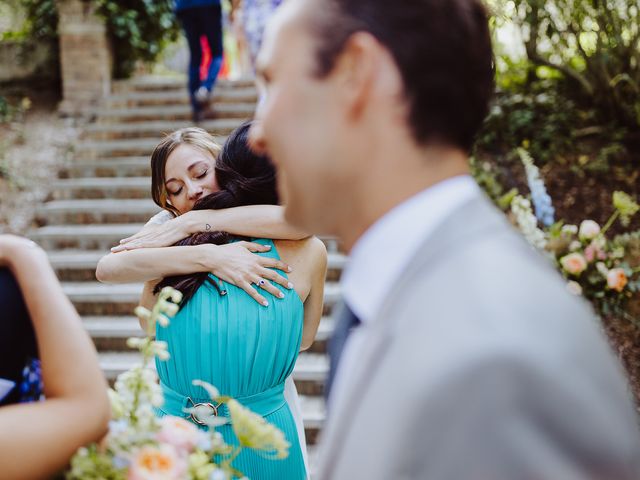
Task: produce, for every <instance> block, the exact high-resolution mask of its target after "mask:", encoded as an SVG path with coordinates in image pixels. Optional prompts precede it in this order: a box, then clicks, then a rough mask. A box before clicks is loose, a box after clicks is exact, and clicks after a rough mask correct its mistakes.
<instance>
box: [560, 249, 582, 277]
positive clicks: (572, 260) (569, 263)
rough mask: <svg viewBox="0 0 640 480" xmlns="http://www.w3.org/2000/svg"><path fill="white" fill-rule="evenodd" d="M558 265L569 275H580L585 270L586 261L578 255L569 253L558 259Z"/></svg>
mask: <svg viewBox="0 0 640 480" xmlns="http://www.w3.org/2000/svg"><path fill="white" fill-rule="evenodd" d="M560 265H562V268H563V269H564V271H565V272H567V273H568V274H570V275H576V276H578V275H580V274H581V273H582V272H584V271H585V269H586V268H587V261H586V260H585V258H584V257H583V256H582V255H580V254H579V253H570V254H569V255H565V256H564V257H562V258H561V259H560Z"/></svg>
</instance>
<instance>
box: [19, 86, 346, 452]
mask: <svg viewBox="0 0 640 480" xmlns="http://www.w3.org/2000/svg"><path fill="white" fill-rule="evenodd" d="M115 90H116V91H115V93H114V94H113V95H111V97H110V98H108V99H107V100H106V102H105V104H104V105H103V107H102V108H101V109H100V110H99V111H98V112H97V116H96V120H95V122H94V123H92V124H91V125H89V126H88V127H87V128H86V130H85V134H84V136H83V139H82V140H81V142H80V143H79V144H78V145H77V146H76V149H75V159H74V161H73V163H72V164H70V165H68V166H67V167H66V168H65V169H64V171H62V172H61V173H60V177H61V178H60V179H57V180H55V181H53V183H52V185H51V196H50V200H49V201H48V202H46V203H45V204H43V205H42V206H41V207H40V208H39V210H38V215H37V221H38V224H39V225H40V227H39V228H37V229H36V230H34V231H33V232H31V234H30V237H31V238H32V239H33V240H35V241H36V242H38V243H39V244H40V245H42V246H43V247H44V248H45V249H46V250H47V252H48V254H49V258H50V260H51V263H52V264H53V266H54V268H55V270H56V272H57V274H58V277H59V278H60V280H61V281H62V282H63V286H64V290H65V292H66V293H67V295H68V296H69V297H70V299H71V300H72V301H73V303H74V305H75V306H76V308H77V309H78V311H79V312H80V314H81V315H82V318H83V321H84V324H85V326H86V328H87V330H88V331H89V333H90V334H91V336H92V338H93V339H94V341H95V343H96V346H97V348H98V350H99V352H100V361H101V364H102V367H103V370H104V372H105V374H106V376H107V378H108V379H109V380H110V381H113V380H114V379H115V377H116V376H117V375H118V374H120V373H121V372H123V371H124V370H126V369H128V368H130V367H131V366H132V365H133V364H134V363H135V362H136V361H137V355H136V353H134V352H131V351H130V350H129V349H127V348H126V345H125V341H126V339H127V338H128V337H130V336H136V335H141V334H142V332H141V330H140V327H139V325H138V322H137V319H136V318H135V317H133V316H132V312H133V309H134V307H135V306H136V305H137V304H138V300H139V298H140V292H141V289H142V285H141V284H121V285H105V284H101V283H99V282H97V281H96V279H95V269H96V265H97V262H98V260H99V259H100V258H101V257H102V256H103V255H104V254H106V253H107V252H108V250H109V248H110V247H112V246H113V245H115V244H117V242H118V240H120V239H121V238H124V237H126V236H128V235H131V234H133V233H135V232H137V231H138V230H139V229H140V228H141V227H142V224H143V223H144V222H145V221H146V220H148V219H149V218H150V217H151V216H152V215H154V214H155V213H157V212H158V211H159V209H158V207H157V206H156V205H154V204H153V202H152V201H151V199H150V193H149V191H150V168H149V156H150V153H151V150H152V149H153V147H154V146H155V145H156V144H157V143H158V141H159V139H160V138H161V134H162V133H165V132H170V131H173V130H175V129H177V128H180V127H183V126H187V125H188V124H189V122H190V116H191V113H190V110H189V104H188V98H187V94H186V91H185V87H184V82H183V81H182V80H167V79H158V78H139V79H135V80H132V81H129V82H124V83H121V84H118V85H117V86H116V89H115ZM213 102H214V108H215V111H216V112H217V114H218V117H217V119H216V120H211V121H206V122H204V123H203V124H202V125H201V126H202V127H203V128H205V129H207V130H208V131H210V132H211V133H213V134H214V135H215V136H216V137H217V138H218V139H219V140H220V141H223V140H224V138H225V137H226V135H228V134H229V133H230V132H231V131H232V130H233V129H234V128H236V127H237V126H238V125H239V124H240V123H241V122H242V121H243V120H244V119H247V118H249V117H250V116H251V115H252V113H253V110H254V108H255V102H256V91H255V88H254V87H253V83H252V81H250V80H240V81H234V82H231V81H220V83H219V84H218V86H217V87H216V91H215V95H214V98H213ZM323 240H324V241H325V243H326V244H327V247H328V250H329V272H328V274H327V284H326V291H325V312H324V314H325V316H324V317H323V318H322V321H321V324H320V329H319V332H318V336H317V339H316V342H315V343H314V344H313V346H312V347H311V349H309V351H307V352H303V353H302V354H301V355H300V357H299V360H298V362H297V365H296V367H295V370H294V373H293V376H294V380H295V382H296V385H297V388H298V391H299V393H300V395H301V403H302V408H303V418H304V424H305V429H306V434H307V441H308V443H309V444H314V443H315V440H316V436H317V433H318V431H319V430H320V428H321V426H322V422H323V420H324V403H323V400H322V392H323V385H324V380H325V376H326V373H327V369H328V361H327V357H326V341H327V338H328V336H329V335H330V333H331V331H332V328H333V325H332V322H331V319H330V317H329V314H330V312H331V310H332V307H333V306H334V304H335V303H336V302H337V301H338V299H339V288H338V284H337V281H338V279H339V277H340V272H341V271H342V268H343V265H344V263H345V257H344V256H343V255H342V254H341V253H339V252H338V249H337V244H336V242H335V240H332V239H323Z"/></svg>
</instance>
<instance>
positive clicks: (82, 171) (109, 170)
mask: <svg viewBox="0 0 640 480" xmlns="http://www.w3.org/2000/svg"><path fill="white" fill-rule="evenodd" d="M150 164H151V159H150V157H149V156H148V155H147V156H129V157H111V158H109V157H106V158H96V159H80V160H76V161H74V162H73V163H70V164H68V165H65V166H64V167H63V168H62V169H60V170H59V172H58V176H59V177H60V178H87V177H117V178H122V177H148V178H151V166H150Z"/></svg>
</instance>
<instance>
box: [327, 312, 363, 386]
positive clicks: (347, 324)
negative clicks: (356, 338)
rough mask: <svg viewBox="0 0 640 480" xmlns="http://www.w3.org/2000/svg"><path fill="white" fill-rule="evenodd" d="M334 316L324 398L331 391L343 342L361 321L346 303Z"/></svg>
mask: <svg viewBox="0 0 640 480" xmlns="http://www.w3.org/2000/svg"><path fill="white" fill-rule="evenodd" d="M336 316H337V321H336V325H335V329H334V331H333V335H332V336H331V339H330V340H329V360H330V365H329V378H327V384H326V387H325V389H324V395H325V398H329V393H330V392H331V387H332V385H333V380H334V379H335V376H336V371H337V370H338V363H339V362H340V357H341V356H342V350H343V349H344V344H345V343H346V342H347V338H348V337H349V334H350V333H351V331H352V330H353V329H354V328H355V327H357V326H358V325H360V323H361V322H360V319H359V318H358V317H356V316H355V314H354V313H353V312H352V311H351V309H350V308H349V306H348V305H347V304H346V303H343V304H342V308H341V309H339V313H337V315H336Z"/></svg>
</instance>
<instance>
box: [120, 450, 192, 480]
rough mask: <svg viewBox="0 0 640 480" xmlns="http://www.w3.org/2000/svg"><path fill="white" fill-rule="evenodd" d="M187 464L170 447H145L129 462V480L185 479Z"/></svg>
mask: <svg viewBox="0 0 640 480" xmlns="http://www.w3.org/2000/svg"><path fill="white" fill-rule="evenodd" d="M186 473H187V462H186V461H185V460H184V459H182V458H180V456H179V455H178V452H177V451H176V449H175V448H173V447H172V446H171V445H160V446H158V447H154V446H151V445H146V446H144V447H142V448H141V449H140V450H138V451H137V452H136V453H135V454H134V456H133V459H132V461H131V467H130V468H129V477H128V478H129V480H174V479H175V480H179V479H183V478H185V476H186Z"/></svg>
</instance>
